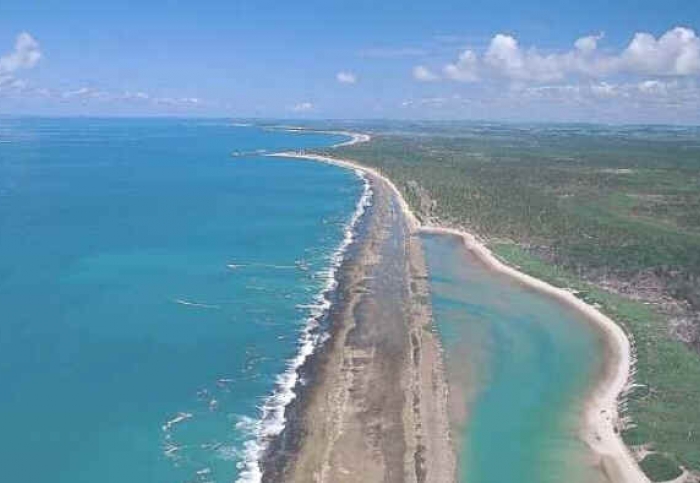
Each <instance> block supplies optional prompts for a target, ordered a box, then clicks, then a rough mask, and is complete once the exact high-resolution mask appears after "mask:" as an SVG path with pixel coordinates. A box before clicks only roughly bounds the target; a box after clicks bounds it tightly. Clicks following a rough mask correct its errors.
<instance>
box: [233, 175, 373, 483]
mask: <svg viewBox="0 0 700 483" xmlns="http://www.w3.org/2000/svg"><path fill="white" fill-rule="evenodd" d="M355 174H356V175H357V176H358V177H359V178H360V179H361V180H362V182H363V184H364V186H363V193H362V196H361V197H360V199H359V200H358V202H357V205H356V206H355V211H354V213H353V215H352V217H351V218H350V221H349V222H348V223H347V224H346V226H345V234H344V237H343V240H342V241H341V243H340V245H339V246H338V248H337V249H336V250H335V252H333V254H332V255H331V257H330V264H329V267H328V268H327V269H326V270H324V271H322V272H320V273H318V274H317V275H318V276H320V277H321V278H322V279H323V280H325V286H324V287H323V289H322V290H321V292H320V293H318V294H317V295H316V297H314V303H313V304H310V305H308V307H307V308H308V309H309V317H308V318H307V320H306V324H305V325H304V328H303V329H302V331H301V335H300V340H299V348H298V351H297V354H296V356H294V357H293V358H292V359H290V360H289V361H288V362H287V370H286V371H285V372H283V373H282V374H280V375H278V376H277V384H276V387H275V390H274V391H273V393H272V394H271V395H270V396H268V397H267V398H266V399H265V402H264V403H263V405H262V407H261V408H260V418H259V419H258V420H257V421H251V420H250V419H242V420H241V421H240V422H239V424H240V426H239V425H238V424H237V427H239V428H242V427H250V429H252V431H251V433H252V436H253V437H252V438H251V439H250V440H248V441H246V442H245V443H244V458H243V461H241V462H240V463H239V466H238V467H239V469H241V473H240V476H239V477H238V480H236V483H260V482H261V481H262V469H261V467H260V458H261V457H262V455H263V453H264V452H265V450H266V449H267V446H268V444H269V442H270V440H271V439H272V438H273V437H275V436H277V435H279V434H280V433H281V432H282V430H283V429H284V426H285V423H286V419H285V414H284V413H285V409H286V408H287V406H288V405H289V403H291V402H292V401H293V400H294V399H295V398H296V396H297V395H296V393H295V392H294V389H295V387H296V385H297V382H299V368H300V367H301V366H302V365H303V364H304V362H305V361H306V359H307V358H308V357H309V356H310V355H311V354H313V352H314V351H315V350H316V349H317V348H318V347H319V346H320V345H321V344H323V343H324V342H325V341H326V340H328V337H329V335H328V334H327V333H325V332H321V331H319V330H317V329H318V326H319V324H320V322H321V319H322V318H323V316H324V315H325V314H327V313H328V310H329V309H330V307H331V300H330V298H331V295H332V293H333V291H334V290H335V288H336V287H337V286H338V280H337V274H338V270H339V268H340V266H341V264H342V263H343V260H344V258H345V253H346V252H347V250H348V247H350V245H351V244H352V242H353V241H354V240H355V236H356V229H357V225H358V223H359V221H360V219H361V218H362V215H363V214H364V213H365V211H366V209H367V207H368V206H370V204H371V203H372V188H371V186H370V183H369V180H368V179H367V177H366V176H365V174H364V173H363V172H362V171H360V170H355Z"/></svg>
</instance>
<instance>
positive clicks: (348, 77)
mask: <svg viewBox="0 0 700 483" xmlns="http://www.w3.org/2000/svg"><path fill="white" fill-rule="evenodd" d="M335 78H336V80H337V81H338V82H340V83H341V84H355V83H357V75H355V74H354V73H352V72H338V73H337V74H336V75H335Z"/></svg>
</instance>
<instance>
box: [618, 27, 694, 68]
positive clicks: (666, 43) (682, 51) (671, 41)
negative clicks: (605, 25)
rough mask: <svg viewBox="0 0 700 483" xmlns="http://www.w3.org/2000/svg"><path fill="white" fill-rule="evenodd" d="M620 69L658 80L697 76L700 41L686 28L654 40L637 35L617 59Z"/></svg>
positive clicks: (648, 35) (680, 28)
mask: <svg viewBox="0 0 700 483" xmlns="http://www.w3.org/2000/svg"><path fill="white" fill-rule="evenodd" d="M620 63H621V67H622V68H623V69H627V70H630V71H634V72H640V73H644V74H651V75H660V76H688V75H694V74H698V73H700V38H698V36H697V35H696V34H695V32H694V31H693V30H691V29H689V28H683V27H676V28H674V29H672V30H669V31H668V32H666V33H665V34H663V35H662V36H661V37H659V39H658V40H657V39H656V38H654V36H653V35H651V34H647V33H638V34H636V35H635V36H634V38H633V39H632V42H630V44H629V46H628V47H627V49H625V51H624V52H623V53H622V55H621V58H620Z"/></svg>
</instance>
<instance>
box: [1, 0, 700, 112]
mask: <svg viewBox="0 0 700 483" xmlns="http://www.w3.org/2000/svg"><path fill="white" fill-rule="evenodd" d="M103 3H105V2H94V1H73V2H71V1H53V0H51V1H41V0H37V1H36V2H27V1H26V0H2V4H1V5H0V114H57V115H73V114H80V115H192V116H235V117H252V116H255V117H312V118H418V119H495V120H535V121H536V120H546V121H548V120H563V121H605V122H686V123H699V122H700V114H698V113H700V38H699V37H698V36H699V35H700V3H698V2H696V1H693V0H683V1H679V0H666V1H665V2H661V1H658V0H657V1H648V0H636V1H631V0H615V1H609V0H608V1H602V0H589V1H586V2H581V1H580V0H576V1H573V0H546V1H545V0H539V1H535V0H521V1H516V0H495V1H464V0H462V1H453V0H434V1H432V2H427V1H414V0H384V1H381V2H379V1H373V2H370V1H364V0H360V1H353V2H339V1H335V2H334V1H317V0H314V1H305V2H292V1H276V2H272V1H266V0H258V1H248V0H244V1H243V0H238V1H236V0H228V1H219V0H209V1H206V2H182V1H179V2H176V1H147V0H142V1H140V2H118V3H115V4H113V5H108V6H105V5H103Z"/></svg>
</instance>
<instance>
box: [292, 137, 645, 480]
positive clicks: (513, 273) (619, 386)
mask: <svg viewBox="0 0 700 483" xmlns="http://www.w3.org/2000/svg"><path fill="white" fill-rule="evenodd" d="M349 135H350V134H349ZM367 140H369V136H363V135H354V136H353V141H352V142H362V141H367ZM284 155H285V156H294V157H298V155H297V154H295V153H285V154H284ZM303 157H304V158H306V159H311V160H314V161H319V162H325V163H331V164H334V165H338V166H343V167H346V168H349V169H359V170H361V171H363V172H364V173H366V174H367V175H368V176H370V177H371V178H372V179H375V180H378V181H381V182H383V183H384V184H385V185H386V186H387V187H388V188H389V189H390V190H391V192H392V193H393V195H394V196H395V198H396V200H397V203H398V206H399V207H400V208H401V210H402V211H403V213H404V216H405V219H406V223H407V225H408V226H410V227H411V230H412V232H414V233H415V232H420V231H422V232H426V233H442V234H447V235H452V236H458V237H460V238H461V239H462V240H463V242H464V245H465V247H466V248H467V249H468V250H470V251H472V252H473V253H474V254H475V255H477V256H478V257H479V258H480V259H481V260H482V261H483V262H484V263H486V264H487V265H488V266H489V267H491V268H492V269H493V270H495V271H498V272H500V273H503V274H506V275H508V276H510V277H512V278H514V279H516V280H517V281H519V282H520V283H523V284H526V285H528V286H529V287H532V288H534V289H536V290H539V291H540V292H542V293H545V294H547V295H549V296H552V297H555V298H557V299H558V300H560V301H562V302H564V303H566V304H567V305H569V306H570V307H572V308H574V309H576V310H579V311H580V312H581V313H582V314H584V315H585V316H586V317H587V318H588V319H589V320H590V321H592V322H593V323H595V324H596V325H597V327H598V328H599V329H600V330H601V331H602V333H603V334H604V335H605V337H606V341H607V354H606V358H607V363H606V368H607V370H606V373H605V375H604V377H602V378H601V380H600V381H599V383H598V384H597V386H596V388H595V389H594V391H593V392H592V394H590V395H589V398H588V400H587V401H586V410H585V416H584V420H583V422H582V428H581V430H582V439H583V440H584V441H585V442H586V443H587V444H588V445H589V447H590V448H591V450H592V451H593V452H594V454H595V455H596V456H597V458H598V462H599V465H600V467H601V471H602V472H603V473H604V474H605V475H606V477H607V478H608V479H609V480H610V481H611V482H613V483H647V482H649V479H648V478H647V477H646V476H645V475H644V473H643V472H642V471H641V469H640V468H639V466H638V464H637V461H636V459H635V458H634V456H633V455H632V453H631V452H630V450H629V449H628V448H627V447H626V446H625V444H624V442H623V441H622V438H621V437H620V433H619V430H620V428H621V419H620V415H619V411H618V401H619V398H620V396H621V394H623V393H624V391H625V390H626V389H628V387H629V384H630V374H631V365H632V354H631V348H630V343H629V340H628V339H627V336H626V335H625V333H624V331H623V330H622V329H621V328H620V326H619V325H617V324H616V323H615V322H614V321H612V320H611V319H610V318H609V317H607V316H605V315H604V314H602V313H601V312H599V311H598V310H597V309H596V308H594V307H592V306H590V305H588V304H587V303H585V302H584V301H582V300H581V299H579V298H577V297H576V296H575V295H574V294H573V293H571V292H569V291H567V290H566V289H562V288H557V287H554V286H553V285H550V284H548V283H546V282H544V281H542V280H539V279H537V278H534V277H532V276H530V275H527V274H525V273H522V272H520V271H518V270H516V269H515V268H513V267H510V266H508V265H505V264H504V263H502V262H501V261H500V260H499V259H498V258H497V257H495V256H494V255H493V253H491V251H490V250H489V249H488V248H487V247H486V246H485V245H484V244H482V243H481V242H479V241H478V240H477V239H476V237H474V236H473V235H472V234H470V233H468V232H466V231H464V230H460V229H455V228H447V227H440V226H421V224H420V222H419V221H418V219H417V218H416V216H415V215H414V214H413V212H412V211H411V210H410V208H409V206H408V204H407V203H406V201H405V200H404V199H403V197H402V196H401V194H400V192H399V190H398V189H397V188H396V186H395V185H394V184H393V183H392V182H391V180H389V179H388V178H386V177H384V176H383V175H382V174H381V173H379V172H378V171H377V170H375V169H372V168H368V167H365V166H363V165H361V164H359V163H356V162H354V161H351V160H343V159H336V158H331V157H326V156H317V155H303ZM438 344H439V342H438V341H435V343H434V345H435V347H437V346H438ZM440 378H441V379H442V380H443V381H444V376H441V377H440ZM452 458H453V457H452ZM451 464H452V466H453V467H454V461H451ZM427 481H437V480H430V479H429V480H427Z"/></svg>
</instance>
